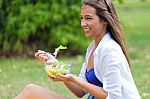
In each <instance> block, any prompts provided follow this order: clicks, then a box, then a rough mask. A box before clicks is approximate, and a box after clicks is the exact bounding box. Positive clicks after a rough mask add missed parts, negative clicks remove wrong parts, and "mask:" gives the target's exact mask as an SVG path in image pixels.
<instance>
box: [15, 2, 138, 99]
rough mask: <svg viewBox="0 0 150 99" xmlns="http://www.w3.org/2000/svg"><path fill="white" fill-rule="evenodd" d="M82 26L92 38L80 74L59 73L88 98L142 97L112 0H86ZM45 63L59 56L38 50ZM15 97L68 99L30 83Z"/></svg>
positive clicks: (70, 87)
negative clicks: (132, 71)
mask: <svg viewBox="0 0 150 99" xmlns="http://www.w3.org/2000/svg"><path fill="white" fill-rule="evenodd" d="M81 26H82V28H83V31H84V32H85V36H86V37H91V38H93V42H92V43H91V44H90V45H89V47H88V48H87V53H86V58H85V63H84V64H83V66H82V69H81V72H80V74H79V77H76V76H74V75H72V74H66V75H59V76H58V77H57V78H56V79H52V78H51V77H50V79H52V80H53V81H62V82H63V83H64V85H65V86H66V87H67V88H68V89H69V90H70V91H71V92H72V93H73V94H75V95H76V96H77V97H79V98H81V97H83V96H84V95H85V94H87V93H88V94H89V96H88V99H140V96H139V93H138V90H137V88H136V85H135V83H134V80H133V77H132V74H131V71H130V65H129V60H128V56H127V51H126V46H125V42H124V37H123V33H122V31H121V28H120V24H119V21H118V18H117V15H116V12H115V9H114V7H113V4H112V3H111V0H84V1H83V4H82V7H81ZM35 57H36V58H37V59H38V60H39V61H40V62H42V63H45V62H47V61H49V62H50V63H53V62H54V61H55V60H56V59H55V58H54V57H53V56H52V55H49V54H47V53H45V52H44V51H38V52H36V53H35ZM15 99H68V98H67V97H65V96H62V95H60V94H57V93H55V92H52V91H48V90H46V89H44V88H42V87H40V86H37V85H33V84H29V85H27V86H26V87H25V88H24V89H23V90H22V91H21V92H20V94H19V95H18V96H16V97H15Z"/></svg>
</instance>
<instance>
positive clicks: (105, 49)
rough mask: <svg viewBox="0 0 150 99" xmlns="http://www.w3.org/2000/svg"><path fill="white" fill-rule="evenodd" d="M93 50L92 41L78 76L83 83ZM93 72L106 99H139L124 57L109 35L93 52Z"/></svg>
mask: <svg viewBox="0 0 150 99" xmlns="http://www.w3.org/2000/svg"><path fill="white" fill-rule="evenodd" d="M93 48H94V41H93V42H92V43H91V44H90V45H89V47H88V48H87V53H86V57H85V63H84V64H83V67H82V69H81V72H80V74H79V77H80V78H81V79H82V80H84V81H87V80H86V77H85V71H86V68H87V65H88V59H89V56H90V54H91V52H92V49H93ZM94 71H95V75H96V77H97V78H98V80H99V81H101V82H102V83H103V90H104V91H106V92H107V93H108V96H107V98H106V99H141V98H140V95H139V93H138V90H137V88H136V85H135V82H134V80H133V77H132V74H131V71H130V68H129V65H128V62H127V60H126V57H125V55H124V54H123V52H122V49H121V47H120V46H119V44H118V43H117V42H115V41H114V40H113V38H111V36H110V34H109V33H107V34H106V35H105V36H104V37H103V38H102V40H101V41H100V43H99V45H98V46H97V48H96V50H95V51H94Z"/></svg>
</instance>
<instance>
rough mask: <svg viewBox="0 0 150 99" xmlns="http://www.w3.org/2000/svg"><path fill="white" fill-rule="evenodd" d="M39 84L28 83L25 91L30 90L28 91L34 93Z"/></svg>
mask: <svg viewBox="0 0 150 99" xmlns="http://www.w3.org/2000/svg"><path fill="white" fill-rule="evenodd" d="M37 87H38V86H37V85H35V84H28V85H26V86H25V87H24V89H23V91H25V92H28V93H32V92H34V90H35V89H36V88H37Z"/></svg>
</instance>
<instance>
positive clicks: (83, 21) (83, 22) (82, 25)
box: [81, 19, 87, 27]
mask: <svg viewBox="0 0 150 99" xmlns="http://www.w3.org/2000/svg"><path fill="white" fill-rule="evenodd" d="M86 25H87V23H86V22H85V20H84V19H82V20H81V27H85V26H86Z"/></svg>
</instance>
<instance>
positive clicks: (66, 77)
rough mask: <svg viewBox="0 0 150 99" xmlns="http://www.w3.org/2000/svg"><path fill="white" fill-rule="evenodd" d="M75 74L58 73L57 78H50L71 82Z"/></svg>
mask: <svg viewBox="0 0 150 99" xmlns="http://www.w3.org/2000/svg"><path fill="white" fill-rule="evenodd" d="M75 77H76V76H75V75H73V74H66V75H62V74H59V75H58V77H57V78H51V77H50V79H52V80H53V81H63V82H73V81H74V79H75Z"/></svg>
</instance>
